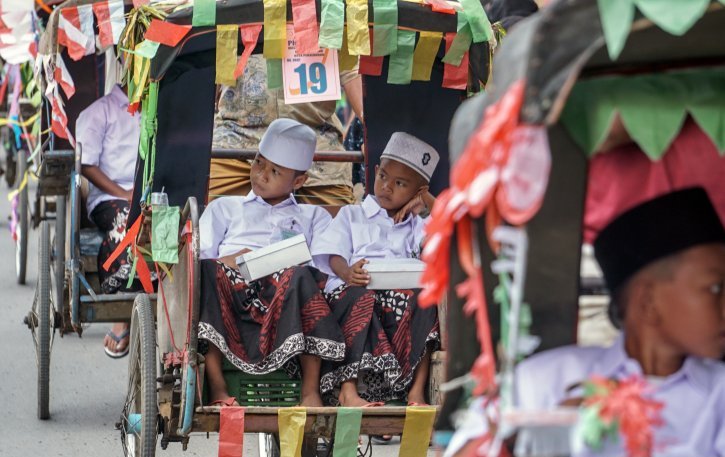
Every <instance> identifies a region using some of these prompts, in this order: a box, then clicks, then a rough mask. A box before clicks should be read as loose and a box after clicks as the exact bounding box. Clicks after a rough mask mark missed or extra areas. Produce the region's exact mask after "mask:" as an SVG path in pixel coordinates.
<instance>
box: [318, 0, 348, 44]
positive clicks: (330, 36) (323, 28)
mask: <svg viewBox="0 0 725 457" xmlns="http://www.w3.org/2000/svg"><path fill="white" fill-rule="evenodd" d="M344 26H345V5H344V4H343V1H342V0H322V13H321V14H320V47H321V48H328V49H340V48H342V36H343V31H344V30H343V29H344Z"/></svg>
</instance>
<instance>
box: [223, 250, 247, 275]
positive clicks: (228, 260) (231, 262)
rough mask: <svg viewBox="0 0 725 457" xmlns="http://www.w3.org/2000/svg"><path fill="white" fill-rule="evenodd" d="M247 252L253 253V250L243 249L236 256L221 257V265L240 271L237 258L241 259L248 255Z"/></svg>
mask: <svg viewBox="0 0 725 457" xmlns="http://www.w3.org/2000/svg"><path fill="white" fill-rule="evenodd" d="M247 252H252V250H251V249H242V250H241V251H239V252H237V253H236V254H230V255H226V256H224V257H219V261H220V262H221V263H223V264H224V265H226V266H228V267H229V268H233V269H235V270H239V265H237V257H239V256H240V255H242V254H246V253H247Z"/></svg>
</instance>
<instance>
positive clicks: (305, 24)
mask: <svg viewBox="0 0 725 457" xmlns="http://www.w3.org/2000/svg"><path fill="white" fill-rule="evenodd" d="M292 22H293V24H294V31H295V49H296V51H297V54H314V53H316V52H318V51H319V49H320V44H319V40H320V27H319V25H318V24H317V10H316V5H315V0H292Z"/></svg>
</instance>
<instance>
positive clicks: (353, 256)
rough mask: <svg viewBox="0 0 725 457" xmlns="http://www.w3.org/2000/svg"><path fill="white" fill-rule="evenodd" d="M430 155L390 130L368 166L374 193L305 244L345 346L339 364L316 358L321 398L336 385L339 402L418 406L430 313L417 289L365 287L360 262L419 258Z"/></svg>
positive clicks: (434, 333)
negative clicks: (379, 152) (324, 282)
mask: <svg viewBox="0 0 725 457" xmlns="http://www.w3.org/2000/svg"><path fill="white" fill-rule="evenodd" d="M438 159H439V157H438V153H437V152H436V150H435V149H433V148H432V147H431V146H430V145H428V144H426V143H424V142H423V141H421V140H419V139H417V138H415V137H414V136H412V135H409V134H407V133H403V132H396V133H394V134H393V135H392V137H391V138H390V141H389V142H388V144H387V146H386V147H385V151H384V152H383V154H382V155H381V161H380V165H379V166H378V167H376V168H375V195H368V196H367V197H366V198H365V200H364V201H363V203H362V204H361V205H352V206H346V207H343V208H342V209H341V210H340V212H339V213H338V215H337V216H336V217H335V219H334V220H333V221H332V223H331V224H330V225H329V226H328V227H327V229H326V230H325V231H324V232H323V233H322V234H321V235H320V236H318V237H316V238H315V240H314V241H313V243H312V255H313V258H314V259H315V262H316V264H317V265H318V266H319V268H320V269H321V270H322V271H323V272H325V273H328V274H329V275H330V278H329V280H328V281H327V285H326V287H325V292H326V296H327V299H328V301H329V303H330V307H331V308H332V310H333V313H334V314H335V316H336V317H337V319H338V322H339V323H340V326H341V327H342V329H343V333H344V335H345V346H346V350H345V360H344V361H343V362H342V363H327V362H325V363H323V368H322V379H321V388H322V392H323V394H326V395H330V394H332V392H333V391H336V390H337V389H338V388H339V394H338V395H337V399H338V400H339V402H340V404H342V405H343V406H376V405H378V404H380V402H384V401H388V400H393V399H400V400H403V399H405V398H406V397H407V400H408V402H409V404H424V403H425V385H426V382H427V379H428V368H429V364H430V353H431V352H432V350H433V349H434V346H436V345H437V344H438V343H439V336H438V315H437V310H436V308H435V307H433V308H427V309H422V308H419V307H418V306H417V296H418V292H419V289H412V290H376V291H373V290H368V289H366V288H365V286H366V285H367V284H368V282H369V279H370V278H369V275H368V274H367V272H366V270H365V267H364V266H365V264H366V263H368V260H369V259H404V258H417V257H419V255H420V252H421V243H422V241H423V227H424V221H423V219H422V218H421V217H420V216H418V213H419V212H420V211H421V210H422V209H423V208H424V207H427V208H428V210H430V209H431V208H432V206H433V202H434V201H435V199H434V197H433V196H432V195H431V194H430V193H429V192H428V183H429V182H430V178H431V176H432V174H433V171H434V170H435V167H436V165H437V164H438ZM358 379H361V380H362V381H361V382H358ZM358 384H360V386H358ZM358 387H361V389H358ZM358 390H360V392H359V391H358Z"/></svg>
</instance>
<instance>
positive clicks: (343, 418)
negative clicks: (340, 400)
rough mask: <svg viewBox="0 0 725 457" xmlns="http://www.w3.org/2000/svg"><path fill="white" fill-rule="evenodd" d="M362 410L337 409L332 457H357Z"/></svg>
mask: <svg viewBox="0 0 725 457" xmlns="http://www.w3.org/2000/svg"><path fill="white" fill-rule="evenodd" d="M361 425H362V408H342V407H341V408H337V419H336V420H335V445H334V448H333V450H332V455H334V456H336V457H356V456H357V444H358V441H357V440H358V437H359V436H360V426H361Z"/></svg>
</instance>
